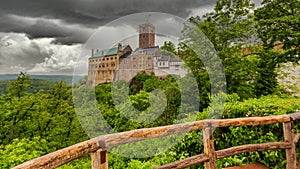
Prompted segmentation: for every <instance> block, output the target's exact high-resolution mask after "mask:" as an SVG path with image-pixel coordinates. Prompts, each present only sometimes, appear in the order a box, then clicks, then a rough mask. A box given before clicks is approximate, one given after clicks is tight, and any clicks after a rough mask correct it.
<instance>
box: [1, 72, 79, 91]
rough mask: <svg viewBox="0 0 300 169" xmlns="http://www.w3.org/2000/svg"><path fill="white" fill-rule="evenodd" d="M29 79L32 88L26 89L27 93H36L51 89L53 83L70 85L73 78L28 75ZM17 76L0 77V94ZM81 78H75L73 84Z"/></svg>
mask: <svg viewBox="0 0 300 169" xmlns="http://www.w3.org/2000/svg"><path fill="white" fill-rule="evenodd" d="M29 76H30V78H31V84H32V88H30V89H28V91H29V92H33V93H35V92H37V91H39V90H41V89H42V90H44V91H47V90H49V89H51V88H52V87H53V85H54V83H55V82H59V81H62V80H64V81H66V82H67V83H69V84H70V85H71V84H72V80H73V76H65V75H29ZM17 77H18V74H6V75H0V94H6V93H7V92H8V91H7V87H8V85H9V82H10V81H12V80H15V79H17ZM82 78H83V76H75V77H74V82H73V83H75V84H76V83H78V82H79V80H80V79H82Z"/></svg>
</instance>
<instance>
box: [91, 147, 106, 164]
mask: <svg viewBox="0 0 300 169" xmlns="http://www.w3.org/2000/svg"><path fill="white" fill-rule="evenodd" d="M91 161H92V169H108V152H107V150H105V149H99V150H97V151H96V152H93V153H91Z"/></svg>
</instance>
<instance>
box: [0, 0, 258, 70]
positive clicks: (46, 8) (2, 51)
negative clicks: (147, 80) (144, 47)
mask: <svg viewBox="0 0 300 169" xmlns="http://www.w3.org/2000/svg"><path fill="white" fill-rule="evenodd" d="M258 3H259V0H257V1H256V4H258ZM214 4H215V0H9V1H4V0H3V1H0V25H1V26H0V74H11V73H19V72H20V71H26V72H28V73H31V74H72V73H73V71H74V66H75V65H77V67H80V69H83V70H84V69H86V67H87V58H88V57H89V56H88V55H87V53H84V52H83V53H84V55H86V56H85V57H83V55H82V56H81V57H80V53H82V50H81V49H82V46H83V45H84V44H85V43H86V41H87V40H88V39H93V38H90V37H93V36H95V33H97V30H98V31H99V30H101V31H102V34H104V33H103V32H104V30H106V37H105V38H106V40H109V39H116V38H118V36H117V35H120V34H123V35H122V36H124V34H128V35H127V39H131V40H132V42H133V44H132V45H133V48H135V47H136V46H135V45H136V38H135V37H134V36H135V35H134V34H133V32H134V31H135V32H136V30H137V27H138V24H139V23H137V22H140V21H142V20H146V18H147V17H146V16H143V15H141V17H139V19H132V18H130V17H127V18H126V17H125V19H124V16H127V15H132V14H136V13H142V12H160V13H166V14H170V16H171V15H174V16H177V17H178V18H179V19H180V18H182V19H187V18H188V17H190V16H193V15H203V14H204V13H206V12H209V11H211V10H212V9H213V6H214ZM134 16H135V17H133V18H137V16H138V15H134ZM164 16H165V17H162V18H160V17H156V18H155V14H154V15H151V17H150V19H149V21H150V22H152V23H153V24H154V25H155V26H156V27H157V28H159V29H160V31H162V32H164V31H166V30H168V31H170V32H172V31H175V32H176V31H178V30H175V29H174V30H172V29H170V26H171V25H170V26H169V27H168V24H176V23H173V21H170V20H168V17H167V16H168V15H164ZM122 17H123V18H122ZM120 18H121V19H120ZM117 19H119V21H121V20H122V19H123V20H122V21H123V22H115V21H116V20H117ZM130 19H131V22H130V24H128V25H127V24H126V22H124V21H128V20H130ZM173 19H174V17H173ZM117 23H122V24H119V25H118V24H117ZM166 25H167V26H166ZM116 27H118V28H116ZM104 28H105V29H104ZM120 30H122V31H120ZM92 35H93V36H92ZM130 36H131V37H130ZM110 37H113V38H110ZM122 40H123V41H125V42H127V41H126V39H122ZM162 41H163V38H160V37H158V38H157V43H158V45H161V44H160V43H162ZM111 44H113V42H110V43H109V45H108V46H111ZM96 46H98V47H96V48H99V49H103V48H105V45H104V44H99V45H98V44H96ZM78 70H79V69H78ZM77 73H79V72H77ZM79 74H80V73H79ZM82 74H84V71H83V73H82Z"/></svg>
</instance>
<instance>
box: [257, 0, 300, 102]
mask: <svg viewBox="0 0 300 169" xmlns="http://www.w3.org/2000/svg"><path fill="white" fill-rule="evenodd" d="M262 4H263V6H262V7H261V8H258V9H256V10H255V20H256V21H257V32H258V37H259V38H260V40H261V41H262V46H263V48H262V50H261V51H260V54H259V57H260V59H259V61H258V69H257V72H258V74H259V75H260V76H259V77H258V79H257V85H256V95H258V96H260V95H267V94H270V93H273V92H274V91H276V89H277V86H278V82H277V79H276V77H277V73H276V71H275V70H276V68H277V67H279V66H280V64H281V63H286V62H288V61H292V62H298V61H299V51H300V48H299V47H300V45H299V44H300V43H299V40H300V34H299V32H300V27H299V25H300V1H299V0H287V1H281V0H264V1H263V2H262Z"/></svg>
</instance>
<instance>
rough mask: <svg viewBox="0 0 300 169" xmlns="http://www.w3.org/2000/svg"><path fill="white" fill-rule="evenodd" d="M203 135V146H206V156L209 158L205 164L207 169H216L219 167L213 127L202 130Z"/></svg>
mask: <svg viewBox="0 0 300 169" xmlns="http://www.w3.org/2000/svg"><path fill="white" fill-rule="evenodd" d="M202 133H203V145H204V154H205V156H207V157H208V158H209V160H208V161H207V162H205V163H204V168H205V169H215V168H216V167H217V164H216V162H217V159H216V153H215V145H214V138H213V131H212V128H211V127H205V128H204V129H203V130H202Z"/></svg>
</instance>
